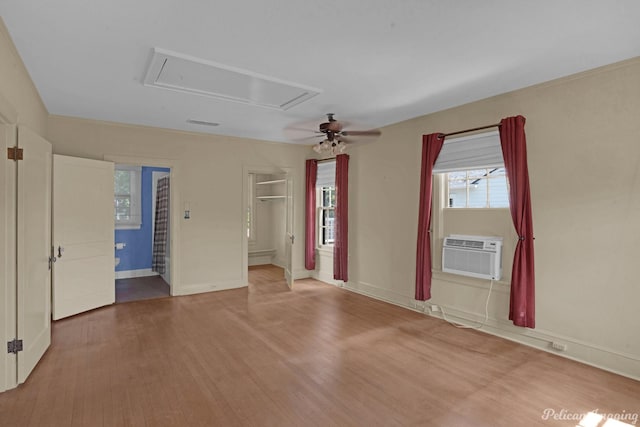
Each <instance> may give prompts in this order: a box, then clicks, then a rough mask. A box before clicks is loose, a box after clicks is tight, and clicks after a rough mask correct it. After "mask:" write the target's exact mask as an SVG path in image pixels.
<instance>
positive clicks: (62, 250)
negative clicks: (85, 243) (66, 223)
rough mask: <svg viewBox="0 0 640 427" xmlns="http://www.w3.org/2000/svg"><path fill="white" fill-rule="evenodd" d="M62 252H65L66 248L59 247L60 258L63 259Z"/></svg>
mask: <svg viewBox="0 0 640 427" xmlns="http://www.w3.org/2000/svg"><path fill="white" fill-rule="evenodd" d="M62 252H64V248H63V247H62V246H58V258H62ZM54 262H55V260H54Z"/></svg>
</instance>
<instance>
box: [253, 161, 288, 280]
mask: <svg viewBox="0 0 640 427" xmlns="http://www.w3.org/2000/svg"><path fill="white" fill-rule="evenodd" d="M243 183H244V198H243V200H244V203H243V242H244V247H245V248H246V250H245V251H244V254H245V258H244V266H245V268H244V271H243V274H244V275H245V277H244V279H245V282H246V281H247V277H248V273H247V271H248V268H249V267H253V266H257V265H274V266H277V267H281V268H282V271H283V274H284V278H285V281H286V283H287V285H288V287H289V288H291V287H292V286H293V276H294V275H293V271H292V257H293V244H294V243H295V238H294V235H293V202H294V200H293V180H292V173H291V171H290V170H288V169H285V168H282V169H279V168H276V169H274V168H245V174H244V179H243Z"/></svg>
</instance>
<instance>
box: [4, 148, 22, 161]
mask: <svg viewBox="0 0 640 427" xmlns="http://www.w3.org/2000/svg"><path fill="white" fill-rule="evenodd" d="M7 159H9V160H15V161H16V162H17V161H18V160H22V159H24V151H23V150H22V148H18V147H8V148H7Z"/></svg>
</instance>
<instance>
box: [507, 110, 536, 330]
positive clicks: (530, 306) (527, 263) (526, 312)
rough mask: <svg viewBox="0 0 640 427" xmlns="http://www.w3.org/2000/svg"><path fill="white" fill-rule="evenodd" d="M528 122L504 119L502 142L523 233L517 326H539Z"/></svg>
mask: <svg viewBox="0 0 640 427" xmlns="http://www.w3.org/2000/svg"><path fill="white" fill-rule="evenodd" d="M524 123H525V118H524V117H522V116H516V117H508V118H506V119H502V121H501V122H500V144H501V145H502V155H503V157H504V166H505V169H506V171H507V179H508V181H509V200H510V206H511V217H512V218H513V225H514V226H515V229H516V232H517V233H518V236H519V239H518V244H517V245H516V250H515V253H514V255H513V269H512V273H511V301H510V304H509V319H511V320H512V321H513V324H514V325H516V326H522V327H526V328H535V318H536V314H535V274H534V260H533V217H532V215H531V192H530V190H529V170H528V167H527V141H526V137H525V134H524Z"/></svg>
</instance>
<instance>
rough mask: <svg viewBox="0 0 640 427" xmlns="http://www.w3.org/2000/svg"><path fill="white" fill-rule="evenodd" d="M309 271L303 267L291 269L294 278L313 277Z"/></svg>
mask: <svg viewBox="0 0 640 427" xmlns="http://www.w3.org/2000/svg"><path fill="white" fill-rule="evenodd" d="M311 273H312V271H310V270H307V269H304V268H302V269H297V270H293V279H294V280H301V279H308V278H309V277H313V275H312V274H311Z"/></svg>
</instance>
